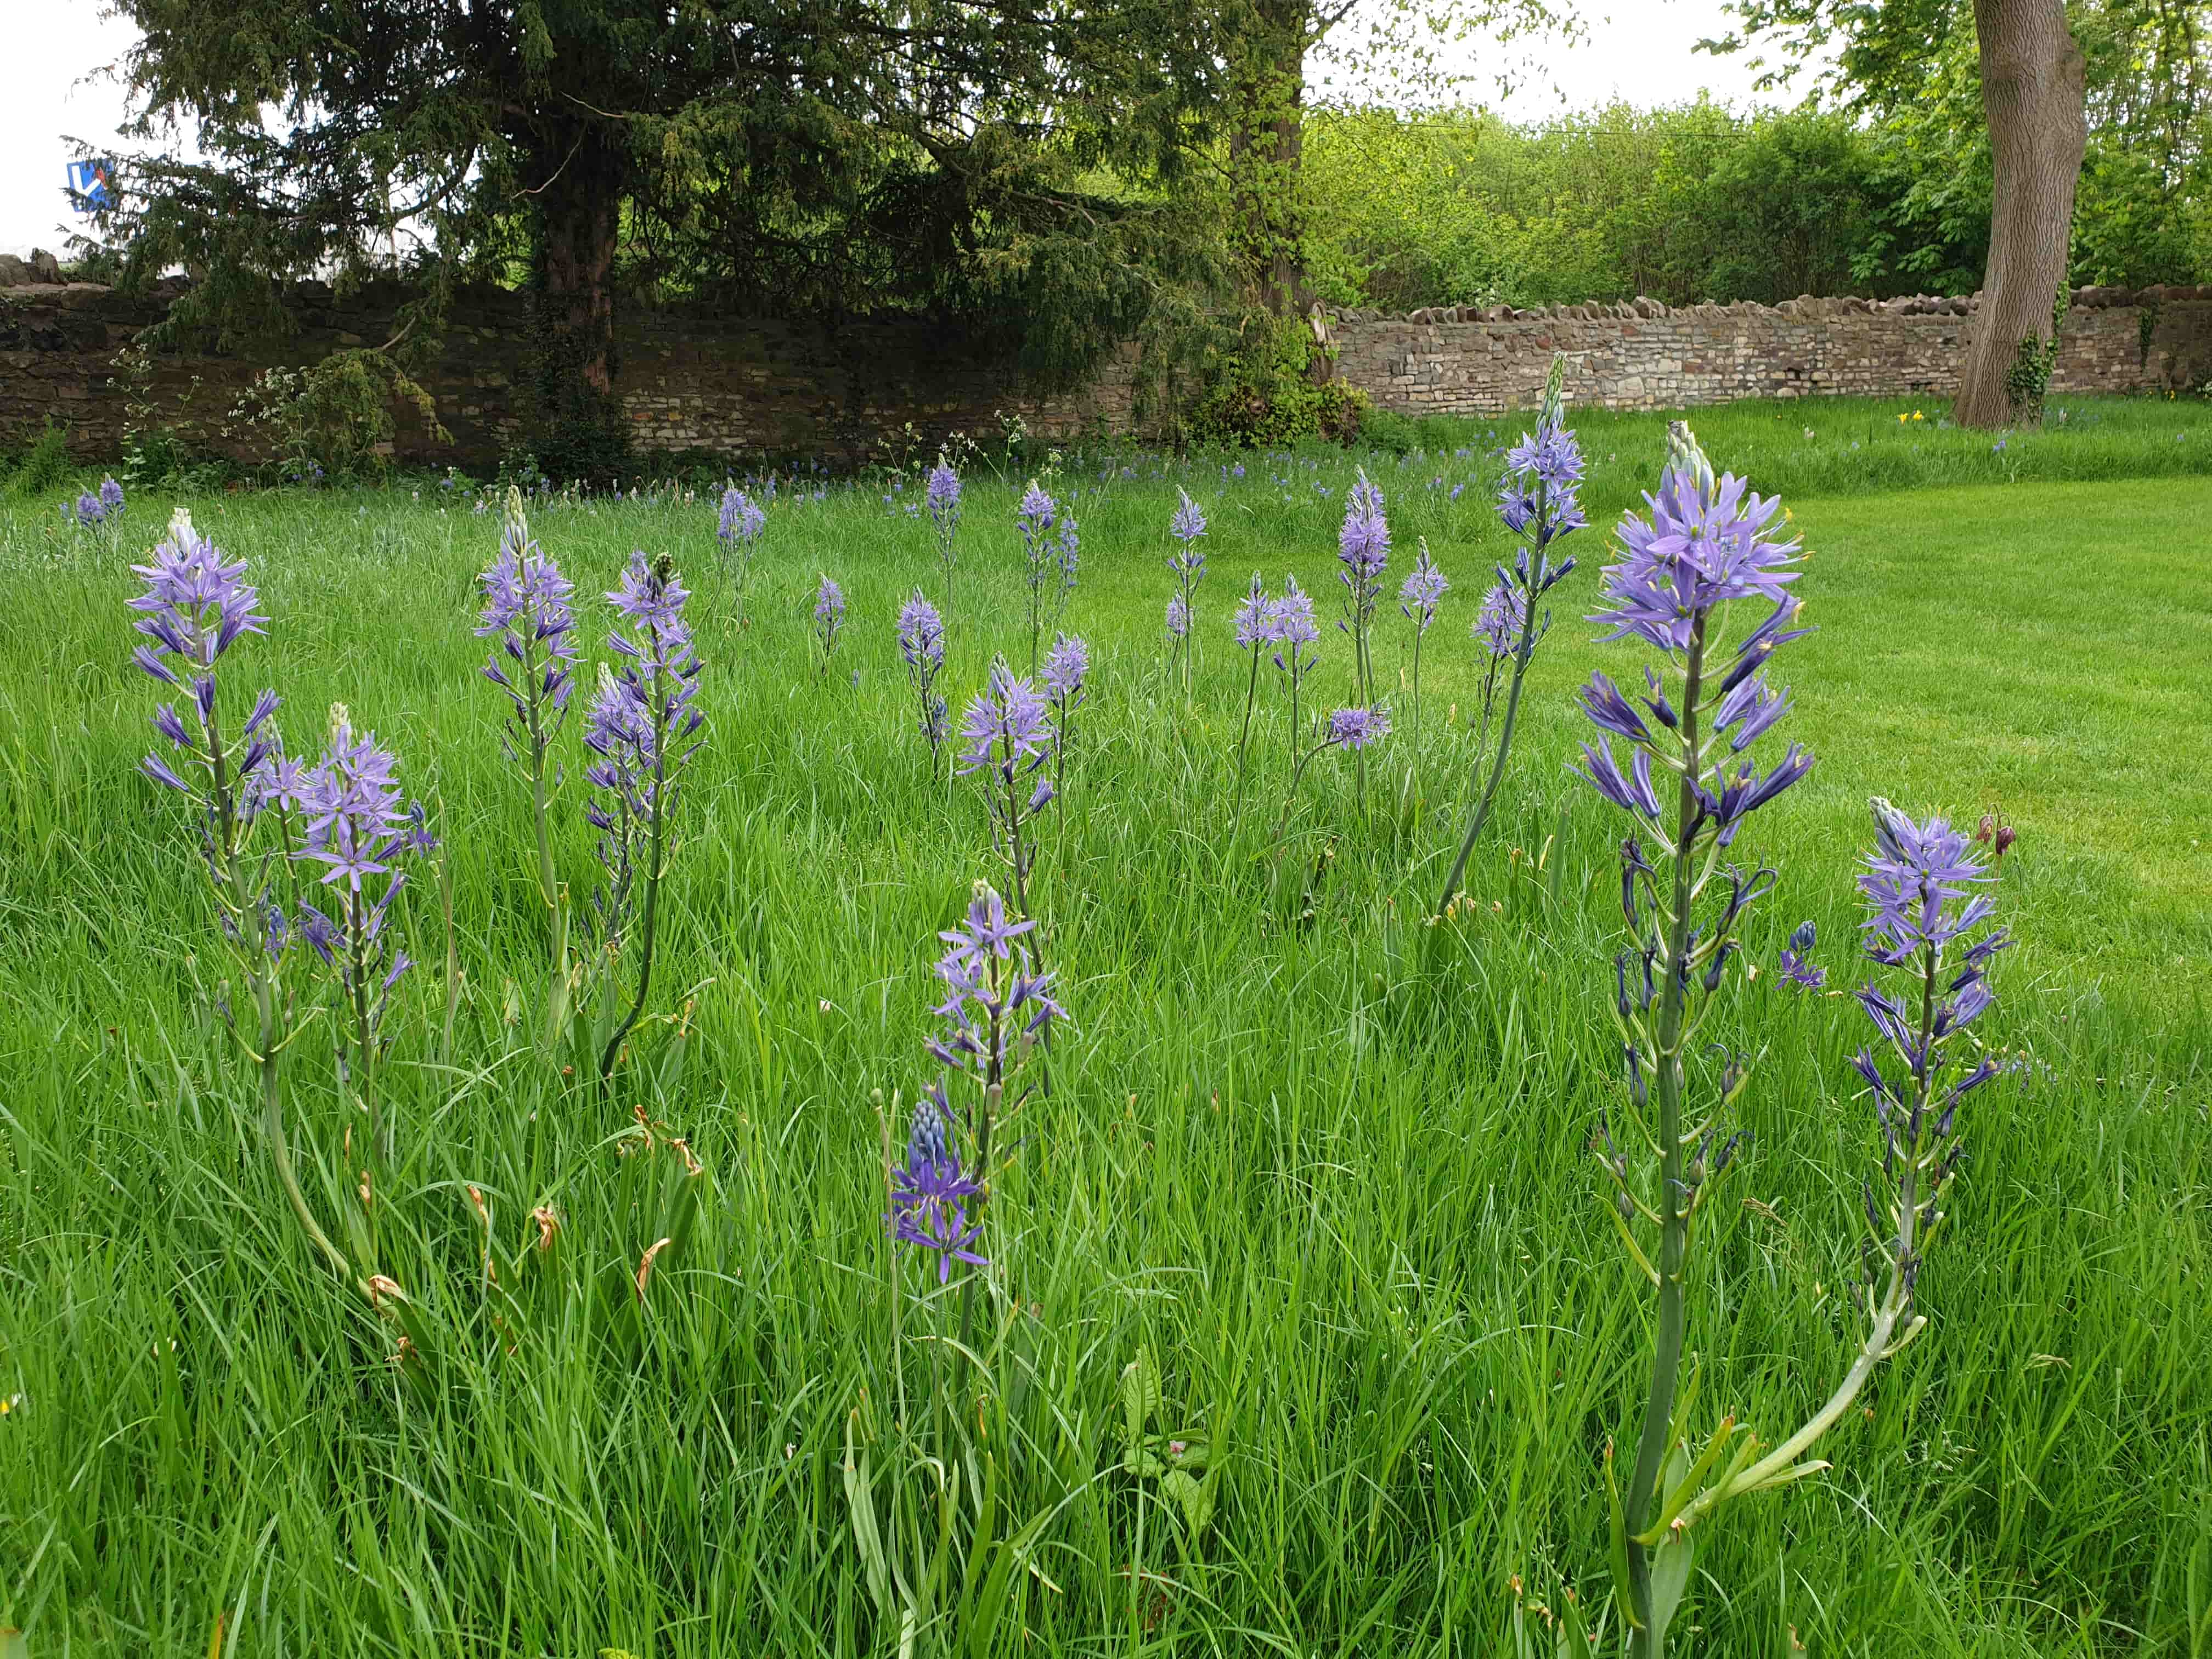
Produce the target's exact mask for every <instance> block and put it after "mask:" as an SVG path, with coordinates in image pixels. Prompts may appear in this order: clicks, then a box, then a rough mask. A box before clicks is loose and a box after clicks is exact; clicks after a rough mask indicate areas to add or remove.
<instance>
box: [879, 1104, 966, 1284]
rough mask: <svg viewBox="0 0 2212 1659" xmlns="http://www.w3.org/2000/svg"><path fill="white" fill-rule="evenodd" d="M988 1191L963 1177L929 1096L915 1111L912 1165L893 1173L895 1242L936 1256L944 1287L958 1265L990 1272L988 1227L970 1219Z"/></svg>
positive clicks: (890, 1220)
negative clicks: (984, 1250) (974, 1203)
mask: <svg viewBox="0 0 2212 1659" xmlns="http://www.w3.org/2000/svg"><path fill="white" fill-rule="evenodd" d="M982 1191H983V1188H982V1187H981V1185H980V1184H979V1183H978V1182H973V1181H970V1180H969V1179H968V1178H967V1176H964V1175H963V1174H962V1173H961V1170H960V1157H959V1154H958V1153H957V1152H955V1151H954V1150H953V1148H952V1144H951V1136H950V1135H949V1134H948V1133H946V1131H945V1121H944V1118H943V1116H942V1115H941V1114H940V1113H939V1109H938V1106H937V1103H936V1102H935V1101H934V1100H933V1099H931V1098H930V1097H927V1096H924V1097H922V1099H921V1102H920V1103H917V1104H916V1106H915V1114H914V1127H913V1128H912V1129H911V1130H910V1131H909V1132H908V1135H907V1152H906V1162H905V1163H904V1164H902V1165H901V1166H900V1167H899V1168H897V1169H896V1170H893V1171H892V1172H891V1207H890V1214H888V1215H886V1216H885V1217H884V1227H885V1228H886V1229H887V1230H888V1231H889V1232H890V1236H891V1241H892V1242H893V1243H896V1244H903V1245H906V1246H907V1247H908V1248H909V1249H915V1250H918V1251H927V1252H928V1253H929V1254H931V1255H935V1256H936V1258H937V1282H938V1283H939V1284H940V1285H942V1284H944V1283H945V1282H946V1281H947V1280H949V1279H951V1277H952V1264H953V1263H954V1262H956V1261H964V1262H966V1263H968V1264H969V1266H971V1267H989V1266H990V1265H991V1263H990V1261H989V1258H987V1257H986V1256H983V1255H979V1254H978V1253H977V1252H976V1250H975V1243H976V1242H977V1240H978V1239H979V1238H980V1237H981V1234H982V1231H983V1224H982V1223H981V1221H972V1222H971V1221H970V1220H969V1218H968V1205H969V1200H971V1199H975V1198H978V1197H980V1196H981V1194H982Z"/></svg>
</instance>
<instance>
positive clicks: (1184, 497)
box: [1168, 488, 1206, 569]
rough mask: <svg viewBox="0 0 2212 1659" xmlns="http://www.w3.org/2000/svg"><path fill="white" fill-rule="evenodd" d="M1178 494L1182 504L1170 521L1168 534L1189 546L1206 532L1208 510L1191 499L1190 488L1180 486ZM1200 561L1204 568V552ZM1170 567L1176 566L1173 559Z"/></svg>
mask: <svg viewBox="0 0 2212 1659" xmlns="http://www.w3.org/2000/svg"><path fill="white" fill-rule="evenodd" d="M1176 497H1177V499H1178V501H1179V503H1180V504H1179V505H1178V506H1177V507H1176V510H1175V517H1174V518H1173V519H1171V520H1169V521H1168V534H1169V535H1170V536H1172V537H1174V538H1176V540H1177V541H1179V542H1181V543H1182V544H1183V546H1184V547H1186V548H1188V547H1190V546H1191V545H1192V544H1194V543H1195V542H1196V541H1197V540H1198V538H1200V536H1203V535H1204V534H1206V511H1205V509H1204V508H1203V507H1200V506H1199V504H1198V503H1197V502H1196V501H1193V500H1191V498H1190V492H1189V491H1188V490H1187V489H1180V488H1178V489H1176ZM1199 563H1200V568H1204V565H1205V556H1204V555H1202V554H1201V555H1200V556H1199ZM1169 568H1170V569H1173V568H1175V565H1174V562H1173V561H1170V563H1169Z"/></svg>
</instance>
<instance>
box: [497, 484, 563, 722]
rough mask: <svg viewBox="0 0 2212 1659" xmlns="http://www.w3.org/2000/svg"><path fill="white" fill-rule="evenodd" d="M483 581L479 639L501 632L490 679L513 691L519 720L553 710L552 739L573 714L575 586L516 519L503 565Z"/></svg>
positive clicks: (504, 541)
mask: <svg viewBox="0 0 2212 1659" xmlns="http://www.w3.org/2000/svg"><path fill="white" fill-rule="evenodd" d="M477 580H478V583H479V585H480V586H482V588H483V611H482V612H481V613H480V615H479V616H478V617H477V630H476V631H477V638H478V639H483V638H486V637H489V635H494V634H496V635H499V643H498V645H497V646H495V647H494V648H493V651H492V655H491V658H490V659H489V661H487V662H486V663H485V664H484V667H483V673H484V678H486V679H488V680H489V681H490V682H491V683H492V684H494V685H496V686H498V687H499V688H500V689H501V690H503V691H505V692H506V693H507V701H508V702H512V703H513V705H514V714H515V719H516V720H518V721H521V722H527V721H528V720H529V719H530V712H531V709H532V708H533V707H535V708H541V709H543V708H550V709H551V710H552V711H553V717H552V719H551V720H546V721H543V724H544V726H546V727H547V731H546V732H545V734H544V735H547V736H550V732H551V729H553V728H557V726H559V724H560V721H561V719H562V716H563V715H565V714H567V712H568V697H569V694H570V692H571V691H572V690H574V682H575V673H576V639H575V628H576V613H575V611H574V609H573V608H572V607H571V606H570V605H569V603H568V600H569V597H570V595H572V594H573V593H574V592H575V584H574V583H573V582H571V581H570V580H568V578H567V577H566V576H564V575H562V574H561V567H560V566H559V565H557V564H556V563H555V562H553V561H552V560H551V559H550V558H548V557H547V556H545V555H544V553H542V552H540V551H539V550H538V544H537V543H536V542H535V541H532V540H530V539H528V532H527V531H526V530H524V529H522V528H521V527H520V526H518V525H516V524H514V523H513V522H512V521H510V522H509V523H508V525H507V528H506V529H505V530H504V531H503V532H501V536H500V543H499V558H498V560H497V561H496V562H495V563H494V564H493V565H492V567H491V568H490V569H489V570H487V571H485V572H484V573H483V575H482V576H481V577H479V578H478V579H477ZM502 656H503V657H505V658H506V659H507V661H508V662H509V663H510V664H512V665H513V670H514V672H515V673H516V674H517V675H519V676H520V678H521V682H522V683H521V684H516V682H515V680H513V679H511V678H508V673H507V670H506V669H504V668H502V667H501V665H500V659H501V657H502ZM541 719H542V717H541Z"/></svg>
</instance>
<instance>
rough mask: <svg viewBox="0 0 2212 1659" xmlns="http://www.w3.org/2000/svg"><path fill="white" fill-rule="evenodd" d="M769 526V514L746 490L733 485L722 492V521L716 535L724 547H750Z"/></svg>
mask: <svg viewBox="0 0 2212 1659" xmlns="http://www.w3.org/2000/svg"><path fill="white" fill-rule="evenodd" d="M767 526H768V514H767V513H765V512H763V511H762V509H761V507H760V504H759V503H758V502H757V501H754V500H753V498H752V497H751V496H750V495H746V494H745V492H744V490H742V489H738V487H737V486H736V485H735V484H732V485H731V486H730V487H729V488H728V489H725V490H724V491H723V492H722V511H721V520H720V526H718V527H717V529H716V530H715V532H714V533H715V534H716V535H717V536H719V537H720V538H721V542H722V545H723V546H725V547H729V548H737V547H744V546H748V545H750V544H751V543H752V542H754V541H755V540H757V538H759V536H760V533H761V532H762V531H763V530H764V529H765V528H767Z"/></svg>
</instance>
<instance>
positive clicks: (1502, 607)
mask: <svg viewBox="0 0 2212 1659" xmlns="http://www.w3.org/2000/svg"><path fill="white" fill-rule="evenodd" d="M1527 617H1528V599H1527V598H1526V597H1525V596H1524V595H1523V594H1522V591H1521V589H1520V586H1518V584H1516V583H1513V582H1509V581H1497V582H1493V583H1492V584H1491V587H1490V591H1489V592H1487V593H1485V594H1484V595H1483V596H1482V608H1481V609H1480V611H1476V612H1475V617H1474V628H1473V629H1471V630H1470V631H1471V632H1472V633H1473V634H1474V637H1475V639H1476V640H1477V641H1480V643H1481V645H1482V647H1483V648H1484V649H1485V650H1486V651H1487V652H1489V653H1490V656H1491V659H1492V661H1498V660H1502V659H1504V658H1507V657H1510V656H1511V655H1512V654H1513V653H1514V652H1515V651H1516V650H1518V649H1519V648H1520V645H1521V628H1522V623H1523V622H1524V621H1525V620H1526V618H1527Z"/></svg>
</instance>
